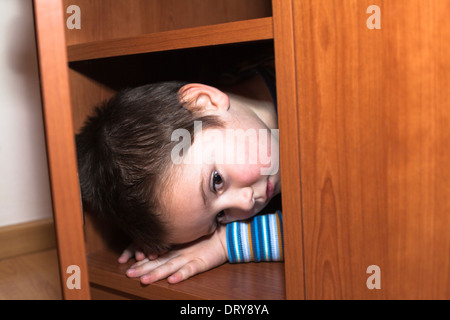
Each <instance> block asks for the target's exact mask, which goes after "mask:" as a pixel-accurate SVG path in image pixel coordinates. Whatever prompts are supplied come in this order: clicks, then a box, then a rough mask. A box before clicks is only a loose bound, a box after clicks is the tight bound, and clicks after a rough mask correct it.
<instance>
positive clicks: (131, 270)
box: [127, 269, 135, 274]
mask: <svg viewBox="0 0 450 320" xmlns="http://www.w3.org/2000/svg"><path fill="white" fill-rule="evenodd" d="M134 271H135V270H134V269H128V270H127V274H133V273H134Z"/></svg>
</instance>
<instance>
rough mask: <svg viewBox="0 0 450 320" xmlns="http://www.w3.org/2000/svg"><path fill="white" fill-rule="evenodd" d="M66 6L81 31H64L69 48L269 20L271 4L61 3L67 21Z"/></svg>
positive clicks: (219, 0) (229, 0) (233, 0)
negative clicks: (75, 11) (75, 12)
mask: <svg viewBox="0 0 450 320" xmlns="http://www.w3.org/2000/svg"><path fill="white" fill-rule="evenodd" d="M69 5H77V6H79V8H80V11H81V29H72V30H70V29H66V37H67V44H68V45H73V44H80V43H86V42H93V41H102V40H109V39H117V38H124V37H133V36H138V35H142V34H147V33H154V32H163V31H170V30H177V29H185V28H193V27H200V26H208V25H214V24H221V23H227V22H233V21H240V20H249V19H258V18H264V17H270V16H271V2H270V0H246V1H242V0H207V1H205V0H126V1H120V0H63V7H64V14H65V17H67V18H68V17H69V16H70V14H67V13H66V12H65V11H66V8H67V7H68V6H69Z"/></svg>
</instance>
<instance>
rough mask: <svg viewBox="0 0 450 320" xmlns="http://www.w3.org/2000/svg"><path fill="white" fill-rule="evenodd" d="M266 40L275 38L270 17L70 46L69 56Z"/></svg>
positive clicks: (94, 56)
mask: <svg viewBox="0 0 450 320" xmlns="http://www.w3.org/2000/svg"><path fill="white" fill-rule="evenodd" d="M267 39H273V25H272V18H271V17H267V18H260V19H251V20H243V21H236V22H229V23H222V24H216V25H208V26H202V27H195V28H185V29H179V30H172V31H164V32H156V33H149V34H145V35H139V36H133V37H128V38H121V39H112V40H103V41H95V42H89V43H82V44H76V45H70V46H68V47H67V54H68V59H69V62H74V61H82V60H91V59H99V58H108V57H116V56H124V55H132V54H139V53H149V52H157V51H167V50H175V49H185V48H194V47H203V46H211V45H220V44H230V43H238V42H248V41H257V40H267Z"/></svg>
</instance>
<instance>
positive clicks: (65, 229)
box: [34, 0, 90, 299]
mask: <svg viewBox="0 0 450 320" xmlns="http://www.w3.org/2000/svg"><path fill="white" fill-rule="evenodd" d="M34 12H35V26H36V36H37V46H38V52H39V71H40V78H41V79H40V80H41V94H42V104H43V115H44V122H45V134H46V144H47V157H48V162H49V171H50V180H51V188H52V201H53V217H54V221H55V227H56V235H57V243H58V258H59V267H60V274H61V284H62V292H63V298H64V299H89V297H90V294H89V282H88V276H87V264H86V253H85V244H84V235H83V219H82V212H81V201H80V192H79V185H78V176H77V164H76V156H75V141H74V140H75V139H74V135H73V126H72V115H71V106H70V94H69V78H68V72H67V55H66V43H65V38H64V27H65V25H64V24H63V9H62V6H61V1H54V0H35V1H34Z"/></svg>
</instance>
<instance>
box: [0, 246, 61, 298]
mask: <svg viewBox="0 0 450 320" xmlns="http://www.w3.org/2000/svg"><path fill="white" fill-rule="evenodd" d="M61 298H62V295H61V287H60V280H59V271H58V260H57V253H56V249H50V250H45V251H40V252H36V253H32V254H26V255H22V256H17V257H13V258H7V259H3V260H0V300H60V299H61Z"/></svg>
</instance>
